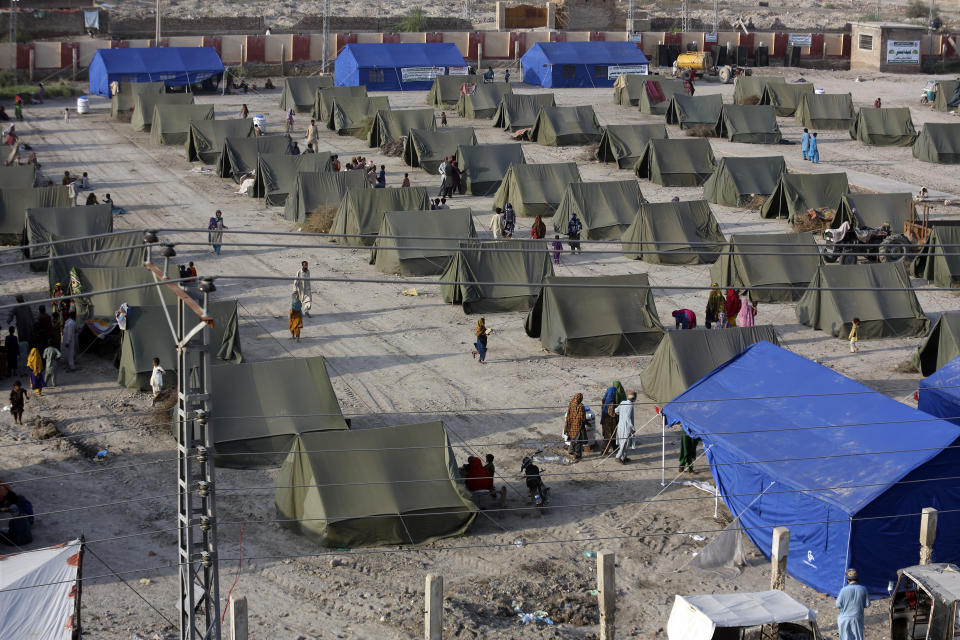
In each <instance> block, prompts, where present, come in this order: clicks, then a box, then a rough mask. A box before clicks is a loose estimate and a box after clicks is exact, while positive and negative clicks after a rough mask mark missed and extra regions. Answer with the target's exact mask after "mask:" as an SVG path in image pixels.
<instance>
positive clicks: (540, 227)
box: [530, 216, 547, 240]
mask: <svg viewBox="0 0 960 640" xmlns="http://www.w3.org/2000/svg"><path fill="white" fill-rule="evenodd" d="M546 235H547V225H545V224H544V223H543V219H542V218H541V217H540V216H537V217H536V218H534V219H533V226H531V227H530V237H531V238H533V239H534V240H543V238H544V237H545V236H546Z"/></svg>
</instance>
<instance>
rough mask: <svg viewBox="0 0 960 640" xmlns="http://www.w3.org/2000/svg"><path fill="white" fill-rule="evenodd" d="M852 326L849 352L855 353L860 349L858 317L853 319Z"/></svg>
mask: <svg viewBox="0 0 960 640" xmlns="http://www.w3.org/2000/svg"><path fill="white" fill-rule="evenodd" d="M852 324H853V326H852V327H850V353H857V352H858V351H860V344H859V336H858V333H859V331H858V330H859V329H860V318H854V319H853V323H852Z"/></svg>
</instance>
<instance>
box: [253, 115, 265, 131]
mask: <svg viewBox="0 0 960 640" xmlns="http://www.w3.org/2000/svg"><path fill="white" fill-rule="evenodd" d="M253 124H254V125H256V126H258V127H260V132H261V133H266V132H267V119H266V118H264V117H263V116H262V115H259V114H257V115H255V116H253Z"/></svg>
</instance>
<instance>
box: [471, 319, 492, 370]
mask: <svg viewBox="0 0 960 640" xmlns="http://www.w3.org/2000/svg"><path fill="white" fill-rule="evenodd" d="M475 334H476V337H477V341H476V342H474V343H473V357H474V358H476V357H477V356H480V364H483V363H484V362H485V361H486V359H487V336H488V335H490V329H487V325H486V323H485V322H484V320H483V318H480V319H479V320H477V329H476V331H475Z"/></svg>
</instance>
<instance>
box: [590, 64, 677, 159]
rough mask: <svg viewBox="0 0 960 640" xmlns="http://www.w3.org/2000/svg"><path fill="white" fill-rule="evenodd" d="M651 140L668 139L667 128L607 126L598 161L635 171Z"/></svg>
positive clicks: (598, 150)
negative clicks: (612, 163)
mask: <svg viewBox="0 0 960 640" xmlns="http://www.w3.org/2000/svg"><path fill="white" fill-rule="evenodd" d="M620 77H621V78H622V77H624V76H620ZM630 77H633V76H630ZM651 138H657V139H661V140H663V139H666V138H667V128H666V127H665V126H664V125H662V124H611V125H607V127H606V128H605V129H604V130H603V135H602V136H601V137H600V145H599V146H598V147H597V160H599V161H600V162H616V163H617V167H619V168H620V169H633V166H634V165H635V164H637V160H639V159H640V154H642V153H643V149H644V148H645V147H646V146H647V141H648V140H650V139H651Z"/></svg>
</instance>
